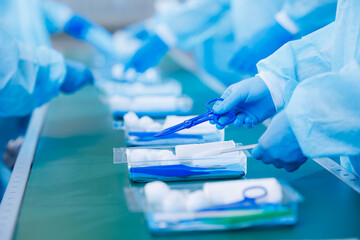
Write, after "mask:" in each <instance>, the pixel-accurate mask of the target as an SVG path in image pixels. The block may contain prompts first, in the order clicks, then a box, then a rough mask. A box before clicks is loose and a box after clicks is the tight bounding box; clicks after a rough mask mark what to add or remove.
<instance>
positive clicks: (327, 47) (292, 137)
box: [214, 0, 360, 175]
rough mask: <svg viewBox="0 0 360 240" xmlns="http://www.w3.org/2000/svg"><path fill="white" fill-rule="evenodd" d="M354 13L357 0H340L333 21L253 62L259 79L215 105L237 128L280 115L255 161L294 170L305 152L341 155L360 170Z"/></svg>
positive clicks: (359, 66) (358, 40)
mask: <svg viewBox="0 0 360 240" xmlns="http://www.w3.org/2000/svg"><path fill="white" fill-rule="evenodd" d="M359 11H360V2H359V1H356V0H340V1H339V3H338V9H337V15H336V20H335V22H334V23H331V24H329V25H327V26H326V27H324V28H322V29H320V30H318V31H316V32H314V33H312V34H310V35H308V36H306V37H304V38H302V39H301V40H297V41H293V42H289V43H287V44H285V45H284V46H283V47H281V48H280V49H279V50H278V51H276V52H275V53H274V54H273V55H271V56H270V57H268V58H266V59H264V60H262V61H260V62H259V63H258V65H257V68H258V71H259V74H258V75H257V76H256V77H254V78H250V79H247V80H244V81H241V82H239V83H237V84H234V85H232V86H231V87H229V88H228V89H227V90H226V92H225V93H224V94H223V98H224V99H225V100H224V101H223V102H220V103H218V104H217V105H216V106H215V107H214V110H215V112H216V113H223V112H227V111H232V112H234V113H235V114H237V119H236V121H235V125H237V126H241V125H244V124H245V125H248V126H252V125H254V124H257V123H260V122H261V121H263V120H265V119H266V118H268V117H271V116H273V115H274V114H276V113H279V114H278V115H277V116H275V117H274V119H273V120H272V122H271V124H270V126H269V128H268V129H267V131H266V132H265V133H264V135H263V136H262V137H261V138H260V139H259V145H258V146H257V147H256V148H255V149H254V150H253V156H254V157H255V158H258V159H261V160H262V161H263V162H264V163H266V164H273V165H274V166H275V167H277V168H285V169H286V170H287V171H294V170H296V169H297V168H299V166H301V165H302V164H303V163H304V162H305V160H306V157H310V158H315V157H324V156H341V164H342V165H343V166H344V167H345V168H347V169H348V170H350V171H353V172H354V173H356V174H358V175H359V174H360V167H359V166H360V161H359V160H360V158H359V155H360V142H359V139H360V109H359V107H358V102H359V100H360V98H359V92H360V78H359V76H360V45H359V44H360V17H359V14H358V13H359ZM225 120H226V119H224V121H225ZM284 146H286V147H284ZM343 156H346V157H343Z"/></svg>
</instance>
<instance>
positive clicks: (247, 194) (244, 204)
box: [198, 186, 268, 212]
mask: <svg viewBox="0 0 360 240" xmlns="http://www.w3.org/2000/svg"><path fill="white" fill-rule="evenodd" d="M254 190H256V191H254ZM267 195H268V192H267V190H266V188H264V187H262V186H253V187H248V188H245V189H244V190H243V196H244V199H243V200H241V201H238V202H234V203H230V204H220V205H215V206H212V207H209V208H203V209H200V210H198V211H199V212H204V211H222V210H234V209H251V208H256V207H258V206H259V205H258V204H257V203H256V200H258V199H260V198H263V197H266V196H267Z"/></svg>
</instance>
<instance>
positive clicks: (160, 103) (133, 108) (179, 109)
mask: <svg viewBox="0 0 360 240" xmlns="http://www.w3.org/2000/svg"><path fill="white" fill-rule="evenodd" d="M102 101H103V102H105V103H107V104H108V105H109V107H110V110H111V111H112V113H113V116H114V117H115V118H122V117H123V116H124V115H125V114H126V113H128V112H135V113H136V114H137V115H138V116H150V117H165V116H167V115H184V114H189V113H190V111H191V109H192V106H193V101H192V99H191V98H190V97H188V96H186V95H181V96H136V97H127V96H120V95H114V96H107V97H104V98H102Z"/></svg>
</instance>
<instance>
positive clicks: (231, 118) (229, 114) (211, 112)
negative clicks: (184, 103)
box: [206, 98, 236, 127]
mask: <svg viewBox="0 0 360 240" xmlns="http://www.w3.org/2000/svg"><path fill="white" fill-rule="evenodd" d="M217 101H224V99H223V98H215V99H213V100H210V101H208V102H207V103H206V108H207V109H208V112H207V114H208V115H210V116H211V119H210V120H213V121H214V122H215V123H216V124H218V125H220V126H222V127H225V126H226V125H229V124H231V123H233V122H234V121H235V120H236V115H235V114H234V113H233V112H227V113H224V114H215V113H214V110H212V108H211V106H210V105H211V103H213V102H217ZM221 117H228V119H229V120H227V121H226V122H225V123H221V122H219V119H220V118H221Z"/></svg>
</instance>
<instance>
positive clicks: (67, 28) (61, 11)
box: [43, 0, 115, 55]
mask: <svg viewBox="0 0 360 240" xmlns="http://www.w3.org/2000/svg"><path fill="white" fill-rule="evenodd" d="M43 11H44V15H45V21H46V26H47V28H48V31H49V32H50V33H58V32H61V31H63V32H65V33H67V34H68V35H70V36H72V37H74V38H77V39H80V40H83V41H85V42H87V43H89V44H91V45H92V46H93V47H95V48H96V49H98V50H100V51H101V52H102V53H104V54H107V55H113V54H115V53H114V52H115V45H114V40H113V37H112V35H111V33H110V32H108V31H107V30H106V29H105V28H103V27H101V26H99V25H97V24H95V23H93V22H91V21H90V20H88V19H87V18H85V17H84V16H81V15H79V14H78V13H76V12H74V11H73V10H72V9H71V8H70V7H69V6H67V5H66V4H63V3H59V2H56V1H51V0H47V1H44V2H43Z"/></svg>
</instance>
